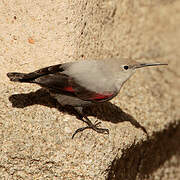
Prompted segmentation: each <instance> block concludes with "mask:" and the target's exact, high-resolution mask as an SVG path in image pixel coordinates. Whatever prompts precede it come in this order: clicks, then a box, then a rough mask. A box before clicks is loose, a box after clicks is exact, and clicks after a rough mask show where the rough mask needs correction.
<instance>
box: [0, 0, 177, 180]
mask: <svg viewBox="0 0 180 180" xmlns="http://www.w3.org/2000/svg"><path fill="white" fill-rule="evenodd" d="M179 49H180V1H178V0H171V1H170V0H146V1H144V0H139V1H131V0H114V1H110V0H109V1H108V0H104V1H102V0H91V1H88V0H83V1H82V0H76V1H74V0H69V1H64V0H61V1H53V0H46V1H44V0H31V1H25V0H12V1H0V83H1V88H0V94H1V95H0V102H1V103H0V179H26V180H27V179H43V180H44V179H77V180H78V179H87V180H88V179H98V180H100V179H110V180H111V179H118V180H121V179H122V180H126V179H127V180H133V179H148V180H150V179H151V180H153V179H155V180H156V179H157V180H159V179H163V180H164V179H165V180H166V179H168V180H169V179H173V180H176V179H180V170H179V169H180V111H179V108H180V95H179V90H180V81H179V79H180V61H179V58H180V51H179ZM115 56H119V57H128V58H132V59H142V61H149V62H150V61H151V62H155V61H160V62H168V63H169V66H168V67H159V68H146V69H142V70H139V72H137V73H136V74H135V75H134V76H133V77H132V78H131V79H130V80H129V81H128V82H127V83H126V84H125V86H124V87H123V89H122V90H121V93H120V94H119V96H117V97H116V98H115V99H114V100H112V101H111V102H109V103H106V104H104V105H101V106H99V107H94V108H89V109H87V110H86V111H87V113H89V115H92V116H90V118H91V119H92V120H93V121H95V120H97V119H100V121H102V124H101V125H102V126H103V127H107V128H109V130H110V134H109V135H102V134H97V133H96V132H93V131H91V130H87V131H84V132H83V133H81V134H78V135H77V136H76V137H75V139H73V140H72V139H71V135H72V133H73V132H74V131H75V130H76V129H77V128H79V127H81V126H83V125H84V124H83V123H82V122H81V121H79V120H78V119H77V118H76V117H75V116H74V115H71V114H69V113H67V112H66V111H64V109H62V108H61V107H59V106H58V104H57V103H56V102H55V101H54V100H53V99H51V98H50V97H49V96H48V94H47V93H46V92H44V91H43V90H42V89H40V90H39V87H38V86H35V85H30V84H18V83H12V82H9V80H8V78H7V77H6V73H7V72H9V71H24V72H30V71H32V70H35V69H37V68H41V67H44V66H47V65H52V64H56V63H63V62H67V61H72V60H76V59H87V58H94V59H100V58H107V57H115ZM143 127H144V128H145V129H146V130H147V132H148V136H147V135H146V134H145V133H144V132H143Z"/></svg>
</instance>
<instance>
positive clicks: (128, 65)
mask: <svg viewBox="0 0 180 180" xmlns="http://www.w3.org/2000/svg"><path fill="white" fill-rule="evenodd" d="M118 64H120V71H119V72H118V80H119V81H120V82H121V84H123V83H124V82H125V81H127V80H128V79H129V78H130V77H131V76H132V75H133V74H134V73H135V71H136V70H137V69H139V68H143V67H148V66H160V65H168V64H166V63H140V62H137V61H134V60H126V59H124V60H119V62H118Z"/></svg>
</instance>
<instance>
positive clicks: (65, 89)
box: [63, 86, 75, 92]
mask: <svg viewBox="0 0 180 180" xmlns="http://www.w3.org/2000/svg"><path fill="white" fill-rule="evenodd" d="M63 90H64V91H68V92H75V90H74V89H73V88H72V86H68V87H64V88H63Z"/></svg>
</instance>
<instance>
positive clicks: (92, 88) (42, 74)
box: [7, 58, 168, 138]
mask: <svg viewBox="0 0 180 180" xmlns="http://www.w3.org/2000/svg"><path fill="white" fill-rule="evenodd" d="M160 65H168V64H167V63H141V62H138V61H135V60H132V59H124V58H114V59H104V60H77V61H73V62H67V63H62V64H57V65H51V66H48V67H44V68H41V69H38V70H36V71H33V72H30V73H19V72H9V73H7V76H8V77H9V79H10V81H14V82H20V83H33V84H38V85H40V86H41V87H42V88H45V89H47V90H48V92H49V93H50V95H51V96H52V97H53V98H55V99H56V100H57V101H58V103H60V104H61V105H62V106H71V107H72V108H74V110H75V111H76V112H77V113H78V115H79V118H80V119H81V120H82V121H83V122H85V123H86V124H87V126H85V127H82V128H78V129H77V130H76V131H75V132H74V134H73V135H72V138H74V136H75V135H76V134H77V133H79V132H82V131H84V130H85V129H93V130H94V131H96V132H97V133H105V134H109V130H108V129H106V128H100V127H99V124H100V122H95V123H94V124H93V123H92V122H91V121H90V119H89V118H88V117H87V116H86V115H85V114H84V113H83V107H85V106H89V105H91V104H98V103H103V102H106V101H109V100H111V99H113V98H114V97H115V96H117V95H118V93H119V92H120V89H121V88H122V86H123V84H124V83H125V82H126V81H127V80H128V79H129V78H130V77H131V76H132V75H133V74H134V73H135V72H136V70H137V69H139V68H143V67H149V66H160Z"/></svg>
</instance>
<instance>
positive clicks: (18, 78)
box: [7, 72, 34, 83]
mask: <svg viewBox="0 0 180 180" xmlns="http://www.w3.org/2000/svg"><path fill="white" fill-rule="evenodd" d="M7 76H8V78H9V79H10V81H15V82H27V83H32V82H33V80H34V78H32V77H31V76H30V74H26V73H18V72H9V73H7Z"/></svg>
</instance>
